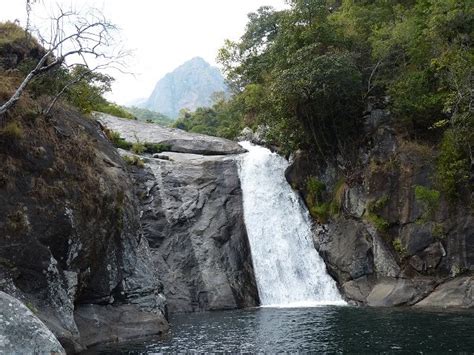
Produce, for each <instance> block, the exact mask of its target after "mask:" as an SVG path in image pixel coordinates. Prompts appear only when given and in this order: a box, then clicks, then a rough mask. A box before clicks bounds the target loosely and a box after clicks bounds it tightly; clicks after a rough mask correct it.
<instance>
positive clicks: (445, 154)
mask: <svg viewBox="0 0 474 355" xmlns="http://www.w3.org/2000/svg"><path fill="white" fill-rule="evenodd" d="M436 179H437V184H438V185H439V187H440V189H441V190H442V191H443V192H445V193H446V195H447V196H448V198H450V199H451V200H454V199H456V198H457V197H459V195H460V191H461V190H462V188H463V187H464V186H465V185H466V184H467V182H468V181H469V159H468V158H467V156H466V154H465V152H464V151H463V150H462V149H461V148H460V147H459V144H458V142H457V138H456V135H455V132H454V131H452V130H447V131H446V132H445V133H444V137H443V141H442V143H441V152H440V154H439V157H438V160H437V163H436Z"/></svg>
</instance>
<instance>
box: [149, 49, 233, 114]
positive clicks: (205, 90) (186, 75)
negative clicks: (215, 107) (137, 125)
mask: <svg viewBox="0 0 474 355" xmlns="http://www.w3.org/2000/svg"><path fill="white" fill-rule="evenodd" d="M226 90H227V89H226V86H225V84H224V78H223V76H222V74H221V73H220V71H219V69H217V68H215V67H211V66H210V65H209V64H208V63H207V62H206V61H205V60H204V59H202V58H199V57H196V58H193V59H191V60H189V61H187V62H186V63H184V64H183V65H181V66H179V67H178V68H176V69H175V70H174V71H173V72H171V73H168V74H166V75H165V76H164V77H163V78H162V79H161V80H160V81H158V83H157V84H156V86H155V89H154V90H153V93H152V94H151V95H150V97H149V98H148V100H147V101H146V103H145V104H144V106H145V108H148V109H150V110H153V111H156V112H160V113H162V114H164V115H166V116H168V117H171V118H176V117H178V114H179V111H180V110H181V109H183V108H187V109H189V110H191V111H194V110H195V109H196V108H198V107H207V106H210V105H211V104H212V100H211V96H212V94H213V93H215V92H223V91H226Z"/></svg>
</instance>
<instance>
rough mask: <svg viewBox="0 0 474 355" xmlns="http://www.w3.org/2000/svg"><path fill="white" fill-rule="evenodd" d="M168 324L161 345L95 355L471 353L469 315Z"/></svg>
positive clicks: (208, 316) (358, 312) (378, 314)
mask: <svg viewBox="0 0 474 355" xmlns="http://www.w3.org/2000/svg"><path fill="white" fill-rule="evenodd" d="M170 321H171V324H172V329H171V332H170V336H169V338H167V339H165V340H153V339H148V340H146V341H141V342H136V343H130V344H126V345H122V346H120V347H114V348H109V349H102V350H101V351H100V352H99V353H102V354H117V353H124V354H151V353H168V352H169V353H176V352H200V353H203V352H204V353H206V352H244V353H255V352H266V353H276V352H304V353H307V352H317V353H410V354H413V353H440V354H445V353H460V352H462V353H468V354H471V353H474V312H472V311H459V312H453V311H449V312H448V311H415V310H413V309H373V308H355V307H319V308H300V309H271V308H259V309H249V310H238V311H225V312H210V313H194V314H182V315H175V316H173V317H172V318H171V319H170ZM97 352H98V350H96V351H94V353H97Z"/></svg>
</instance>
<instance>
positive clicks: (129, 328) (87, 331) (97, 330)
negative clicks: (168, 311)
mask: <svg viewBox="0 0 474 355" xmlns="http://www.w3.org/2000/svg"><path fill="white" fill-rule="evenodd" d="M75 319H76V323H77V326H78V328H79V332H80V334H81V342H82V344H83V345H85V346H87V347H91V346H94V345H98V344H106V343H116V342H123V341H127V340H128V341H130V340H136V339H138V338H144V337H147V336H152V335H162V334H164V333H165V332H166V331H168V322H167V321H166V319H165V318H164V316H163V315H162V314H161V313H158V314H154V313H150V312H143V311H141V310H140V308H138V307H137V306H134V305H117V306H99V305H94V304H90V305H80V306H79V307H78V308H77V310H76V312H75Z"/></svg>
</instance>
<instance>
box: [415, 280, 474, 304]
mask: <svg viewBox="0 0 474 355" xmlns="http://www.w3.org/2000/svg"><path fill="white" fill-rule="evenodd" d="M416 306H417V307H442V308H448V307H458V308H472V307H474V277H473V276H465V277H458V278H456V279H454V280H451V281H448V282H445V283H444V284H442V285H440V286H438V287H437V288H436V290H435V291H434V292H433V293H431V294H430V295H429V296H428V297H426V298H425V299H424V300H422V301H421V302H419V303H417V304H416Z"/></svg>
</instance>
